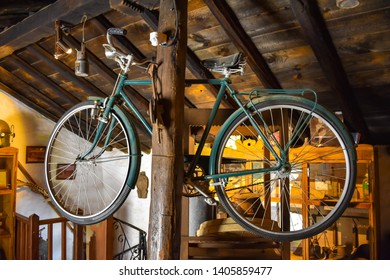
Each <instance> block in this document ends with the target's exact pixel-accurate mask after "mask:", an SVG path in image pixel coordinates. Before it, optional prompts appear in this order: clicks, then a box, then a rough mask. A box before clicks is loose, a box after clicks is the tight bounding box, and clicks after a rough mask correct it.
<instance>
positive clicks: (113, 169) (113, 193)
mask: <svg viewBox="0 0 390 280" xmlns="http://www.w3.org/2000/svg"><path fill="white" fill-rule="evenodd" d="M95 109H96V108H95V105H94V104H93V103H92V102H85V103H83V104H80V105H77V106H75V107H74V108H72V109H70V110H69V111H68V112H67V113H66V114H65V115H64V116H63V117H62V118H61V120H60V121H59V122H58V123H57V125H56V127H55V128H54V130H53V133H52V135H51V137H50V140H49V143H48V149H47V152H46V156H45V175H46V183H47V186H48V190H49V195H50V197H51V199H52V201H53V203H54V204H55V206H56V207H57V208H58V209H59V210H60V212H61V213H62V214H63V215H64V216H65V217H66V218H67V219H69V220H71V221H73V222H75V223H78V224H94V223H97V222H100V221H102V220H104V219H106V218H107V217H109V216H110V215H112V214H113V213H114V212H115V211H116V210H117V209H118V208H119V207H120V206H121V205H122V203H123V202H124V201H125V199H126V197H127V196H128V194H129V192H130V190H131V189H130V187H128V186H127V185H130V186H132V184H133V182H134V181H135V180H136V178H135V179H133V180H132V181H131V182H129V180H128V177H129V172H132V174H133V175H134V174H136V175H138V171H139V159H138V158H137V157H135V156H134V155H138V154H139V144H138V143H139V142H138V138H136V137H135V135H134V127H132V126H131V124H130V123H129V122H128V121H126V120H125V115H124V114H123V113H122V112H121V111H120V110H118V109H116V110H114V111H113V112H112V113H111V114H110V118H109V121H108V122H107V123H106V125H105V126H104V129H103V132H102V135H101V136H100V138H99V142H98V144H97V145H96V147H95V148H94V149H93V151H92V152H91V153H90V154H89V155H88V156H87V157H86V158H85V159H84V160H80V159H79V157H80V155H84V154H85V152H86V151H87V150H88V149H89V148H90V147H91V143H92V141H93V140H94V139H95V135H96V131H97V126H98V124H99V123H100V121H99V120H98V119H97V118H95V117H94V112H95V111H94V110H95ZM137 166H138V167H137Z"/></svg>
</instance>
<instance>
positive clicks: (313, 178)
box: [210, 95, 356, 241]
mask: <svg viewBox="0 0 390 280" xmlns="http://www.w3.org/2000/svg"><path fill="white" fill-rule="evenodd" d="M312 108H314V103H313V102H311V101H309V100H306V99H303V98H301V97H295V96H287V95H286V96H285V95H283V96H281V95H278V96H269V97H265V98H264V99H263V101H262V102H260V103H258V104H256V105H255V107H254V108H253V107H252V108H251V109H249V112H250V115H251V116H252V117H253V120H254V121H255V123H256V125H253V123H250V122H249V120H248V119H249V118H248V116H247V115H246V114H245V113H244V112H242V111H237V112H236V113H235V114H233V115H232V116H231V117H230V118H229V119H228V120H227V121H226V123H225V124H224V125H223V127H222V128H221V130H220V132H219V134H218V136H217V138H216V141H215V144H214V147H213V151H212V157H211V158H212V162H211V170H210V174H221V173H226V172H233V171H234V172H241V171H249V172H247V173H246V174H245V175H240V174H238V173H235V174H232V175H231V176H229V178H228V179H227V180H226V179H225V181H224V179H219V184H217V185H216V191H217V194H218V199H219V200H220V202H221V203H222V205H223V206H224V208H225V209H226V212H227V213H228V214H229V215H230V216H231V217H232V218H233V219H235V220H236V222H237V223H238V224H240V225H241V226H242V227H244V228H245V229H246V230H248V231H251V232H252V233H254V234H257V235H261V236H263V237H265V238H269V239H273V240H276V241H292V240H299V239H304V238H308V237H310V236H313V235H316V234H318V233H320V232H322V231H324V230H325V229H327V228H328V227H330V226H331V225H332V224H333V223H334V222H335V221H336V220H337V218H339V217H340V216H341V215H342V213H343V211H344V210H345V208H346V207H347V206H348V204H349V201H350V199H351V197H352V194H353V191H354V186H355V177H356V152H355V148H354V143H353V141H352V139H351V137H350V135H349V134H348V132H347V130H346V129H345V127H344V125H343V124H342V123H341V121H339V120H338V119H337V117H336V116H334V115H333V114H332V113H330V112H328V111H327V110H326V109H325V108H323V107H321V106H320V105H318V104H317V105H316V107H315V110H314V112H311V111H312ZM256 129H258V130H261V131H262V132H263V134H264V135H265V136H266V137H267V139H268V140H269V143H270V145H271V147H272V148H271V147H269V146H268V147H267V144H266V143H265V142H264V141H263V139H262V138H261V137H260V136H259V133H258V131H256ZM266 142H267V141H266ZM272 149H273V150H274V151H275V152H276V155H275V154H273V152H272ZM277 157H280V158H281V159H283V160H282V161H281V162H278V161H277V160H276V158H277ZM251 170H257V172H255V173H251V172H250V171H251ZM215 181H217V180H215ZM214 183H215V182H214Z"/></svg>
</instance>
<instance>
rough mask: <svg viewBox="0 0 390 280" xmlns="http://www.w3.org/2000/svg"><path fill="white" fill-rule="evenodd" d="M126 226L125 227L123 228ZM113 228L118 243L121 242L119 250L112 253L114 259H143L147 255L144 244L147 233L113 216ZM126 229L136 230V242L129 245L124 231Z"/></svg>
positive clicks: (126, 231) (126, 230)
mask: <svg viewBox="0 0 390 280" xmlns="http://www.w3.org/2000/svg"><path fill="white" fill-rule="evenodd" d="M124 226H126V227H127V229H125V228H124ZM114 229H115V231H116V233H117V240H118V242H119V245H120V244H121V245H122V246H121V251H120V252H119V253H117V254H115V255H114V257H113V259H114V260H124V259H129V260H145V259H146V256H147V246H146V235H147V233H146V232H145V231H144V230H142V229H140V228H138V227H136V226H134V225H132V224H129V223H127V222H125V221H122V220H120V219H118V218H114ZM128 229H132V230H135V231H137V232H138V244H135V245H131V244H130V239H129V238H128V236H127V234H126V233H129V232H128ZM118 231H119V232H118Z"/></svg>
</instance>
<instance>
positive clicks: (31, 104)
mask: <svg viewBox="0 0 390 280" xmlns="http://www.w3.org/2000/svg"><path fill="white" fill-rule="evenodd" d="M0 68H1V67H0ZM0 89H1V90H3V91H4V92H6V93H7V94H8V95H10V96H12V97H13V98H15V99H16V100H19V101H20V102H22V103H23V104H25V105H26V106H28V107H30V108H31V109H33V110H35V111H37V112H38V113H39V114H41V115H42V116H45V117H46V118H48V119H50V120H52V121H54V122H55V121H57V120H58V116H56V115H54V114H52V113H50V112H49V111H47V110H46V109H45V108H42V107H41V106H38V104H37V103H36V102H34V101H32V100H30V99H28V98H26V97H25V96H23V95H21V94H19V93H18V92H16V91H15V90H14V89H12V88H10V87H9V86H7V85H5V84H3V83H2V82H0Z"/></svg>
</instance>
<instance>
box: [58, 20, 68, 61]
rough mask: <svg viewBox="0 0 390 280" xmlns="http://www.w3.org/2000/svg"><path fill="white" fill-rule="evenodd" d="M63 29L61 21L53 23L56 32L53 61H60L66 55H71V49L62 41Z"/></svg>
mask: <svg viewBox="0 0 390 280" xmlns="http://www.w3.org/2000/svg"><path fill="white" fill-rule="evenodd" d="M63 28H65V27H64V25H62V24H61V21H59V20H56V22H55V32H56V41H55V53H54V57H55V59H60V58H61V57H63V56H64V55H66V54H71V53H72V49H71V48H70V47H69V46H68V45H67V44H66V43H65V42H64V41H63V40H62V29H63Z"/></svg>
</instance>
